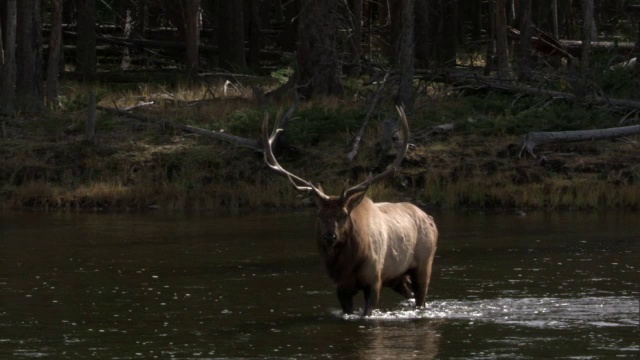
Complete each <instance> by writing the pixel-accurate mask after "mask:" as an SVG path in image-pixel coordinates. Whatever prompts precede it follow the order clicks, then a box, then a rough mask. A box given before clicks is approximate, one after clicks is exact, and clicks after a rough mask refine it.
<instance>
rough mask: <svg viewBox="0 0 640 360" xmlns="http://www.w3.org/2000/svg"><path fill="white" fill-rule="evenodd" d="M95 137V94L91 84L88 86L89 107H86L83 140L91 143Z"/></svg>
mask: <svg viewBox="0 0 640 360" xmlns="http://www.w3.org/2000/svg"><path fill="white" fill-rule="evenodd" d="M95 136H96V93H95V91H94V90H93V84H90V85H89V105H88V106H87V120H86V122H85V128H84V139H85V140H86V141H87V142H91V143H92V142H93V139H94V137H95Z"/></svg>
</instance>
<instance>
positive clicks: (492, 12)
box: [483, 1, 496, 76]
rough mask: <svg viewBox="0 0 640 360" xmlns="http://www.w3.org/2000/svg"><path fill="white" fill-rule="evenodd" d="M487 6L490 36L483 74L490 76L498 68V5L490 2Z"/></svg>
mask: <svg viewBox="0 0 640 360" xmlns="http://www.w3.org/2000/svg"><path fill="white" fill-rule="evenodd" d="M487 5H488V11H487V17H488V18H489V24H488V28H489V31H488V32H489V36H488V37H487V38H488V41H487V48H486V54H485V60H484V72H483V73H484V75H485V76H489V75H490V74H491V71H493V70H494V69H495V66H496V6H495V5H496V4H495V2H494V1H489V2H488V3H487Z"/></svg>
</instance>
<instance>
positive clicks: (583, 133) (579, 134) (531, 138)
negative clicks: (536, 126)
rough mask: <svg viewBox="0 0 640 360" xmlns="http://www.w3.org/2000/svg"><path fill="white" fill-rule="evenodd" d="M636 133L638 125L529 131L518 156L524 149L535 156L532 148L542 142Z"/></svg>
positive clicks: (614, 136) (549, 142)
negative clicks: (575, 129) (594, 128)
mask: <svg viewBox="0 0 640 360" xmlns="http://www.w3.org/2000/svg"><path fill="white" fill-rule="evenodd" d="M637 134H640V125H633V126H624V127H616V128H608V129H596V130H577V131H553V132H530V133H528V134H526V135H525V136H524V141H523V144H522V149H521V150H520V155H519V156H520V157H522V154H523V153H524V151H525V150H526V151H527V152H528V153H529V155H531V156H533V157H534V158H535V157H536V155H535V153H534V152H533V149H534V148H535V147H536V146H539V145H542V144H551V143H558V142H575V141H589V140H602V139H611V138H617V137H622V136H630V135H637Z"/></svg>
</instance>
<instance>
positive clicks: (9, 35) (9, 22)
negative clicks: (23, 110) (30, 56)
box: [0, 0, 18, 115]
mask: <svg viewBox="0 0 640 360" xmlns="http://www.w3.org/2000/svg"><path fill="white" fill-rule="evenodd" d="M6 5H7V9H6V10H7V13H6V17H5V24H4V25H5V27H4V29H5V32H4V35H5V38H4V39H5V41H4V62H3V63H2V64H0V70H1V72H0V74H1V75H2V76H0V114H5V115H11V114H13V113H14V112H15V103H14V101H15V85H16V26H17V16H18V15H17V11H18V10H17V0H7V1H6Z"/></svg>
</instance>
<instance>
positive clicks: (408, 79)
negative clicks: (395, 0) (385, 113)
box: [396, 0, 415, 112]
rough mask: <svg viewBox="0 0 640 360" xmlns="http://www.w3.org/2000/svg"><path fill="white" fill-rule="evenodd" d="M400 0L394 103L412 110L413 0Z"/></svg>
mask: <svg viewBox="0 0 640 360" xmlns="http://www.w3.org/2000/svg"><path fill="white" fill-rule="evenodd" d="M399 1H400V3H401V4H400V6H401V9H400V14H401V15H400V19H401V20H402V27H401V28H400V35H399V36H398V44H397V45H396V53H397V54H398V63H397V66H398V68H399V70H400V84H399V86H398V95H397V97H396V105H400V106H403V107H404V108H405V111H406V112H411V111H412V110H413V73H414V61H415V56H414V43H413V39H414V37H413V21H414V17H413V12H414V5H415V2H414V1H415V0H399Z"/></svg>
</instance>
